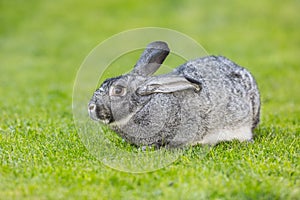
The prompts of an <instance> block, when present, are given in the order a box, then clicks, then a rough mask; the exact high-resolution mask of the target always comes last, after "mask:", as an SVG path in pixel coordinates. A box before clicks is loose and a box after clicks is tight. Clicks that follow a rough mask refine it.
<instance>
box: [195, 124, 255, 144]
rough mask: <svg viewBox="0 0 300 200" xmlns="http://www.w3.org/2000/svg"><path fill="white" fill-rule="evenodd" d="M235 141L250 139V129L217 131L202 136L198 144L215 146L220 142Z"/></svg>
mask: <svg viewBox="0 0 300 200" xmlns="http://www.w3.org/2000/svg"><path fill="white" fill-rule="evenodd" d="M234 139H237V140H239V141H241V142H242V141H247V140H251V139H252V132H251V128H249V127H241V128H237V129H233V130H231V129H223V130H218V131H216V132H215V133H210V134H207V135H206V136H204V138H203V139H202V140H201V141H200V142H199V143H200V144H217V143H218V142H221V141H231V140H234Z"/></svg>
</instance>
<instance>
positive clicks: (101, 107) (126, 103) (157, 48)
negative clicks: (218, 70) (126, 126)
mask: <svg viewBox="0 0 300 200" xmlns="http://www.w3.org/2000/svg"><path fill="white" fill-rule="evenodd" d="M168 54H169V48H168V45H167V44H166V43H165V42H160V41H157V42H152V43H150V44H149V45H148V46H147V47H146V49H145V50H144V52H143V53H142V55H141V57H140V59H139V60H138V62H137V63H136V65H135V66H134V68H133V70H132V71H131V72H130V73H129V74H125V75H122V76H119V77H115V78H110V79H107V80H106V81H104V82H103V84H102V85H101V87H100V88H99V89H97V90H96V91H95V93H94V94H93V97H92V99H91V100H90V102H89V105H88V112H89V115H90V117H91V118H92V119H94V120H97V121H101V122H103V123H105V124H111V123H126V121H128V120H129V119H130V118H132V116H133V115H135V114H136V113H137V112H138V111H139V110H140V109H143V107H144V106H145V105H146V104H147V103H148V102H149V101H151V99H152V97H153V95H156V94H158V93H172V92H176V91H180V90H186V89H196V90H197V89H199V85H197V84H194V83H192V82H190V81H188V80H187V79H185V78H184V77H181V76H178V75H172V74H170V75H168V74H166V75H160V76H151V75H152V74H153V73H154V72H155V71H156V70H157V69H158V68H159V66H160V65H161V64H162V62H163V61H164V60H165V58H166V57H167V55H168ZM154 104H155V103H154ZM156 104H158V103H156ZM156 106H161V105H156ZM146 114H147V113H145V115H146Z"/></svg>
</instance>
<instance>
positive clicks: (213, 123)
mask: <svg viewBox="0 0 300 200" xmlns="http://www.w3.org/2000/svg"><path fill="white" fill-rule="evenodd" d="M168 53H169V48H168V46H167V44H166V43H164V42H160V41H157V42H153V43H150V44H149V45H148V46H147V48H146V49H145V51H144V52H143V54H142V55H141V58H140V59H139V61H138V62H137V64H136V65H135V66H134V69H133V70H132V72H130V73H129V74H125V75H122V76H119V77H116V78H111V79H107V80H106V81H104V83H103V84H102V85H101V87H100V88H99V89H97V90H96V91H95V93H94V95H93V97H92V99H91V101H90V103H89V114H90V117H91V118H92V119H94V120H98V121H101V122H104V123H105V124H108V125H109V126H110V127H111V128H112V129H113V130H115V131H116V133H118V134H119V135H120V136H121V137H122V138H124V139H125V140H126V141H128V142H130V143H132V144H136V145H138V146H139V145H155V146H168V147H178V146H183V145H194V144H198V143H201V144H216V143H218V142H221V141H230V140H233V139H237V140H240V141H251V140H252V131H253V129H254V128H255V127H256V126H257V125H258V123H259V113H260V95H259V91H258V88H257V85H256V82H255V80H254V78H253V77H252V75H251V74H250V73H249V72H248V71H247V70H246V69H244V68H242V67H240V66H238V65H237V64H235V63H233V62H232V61H230V60H228V59H227V58H225V57H222V56H207V57H203V58H199V59H195V60H191V61H188V62H187V63H185V64H183V65H181V66H179V67H178V68H176V69H174V70H173V71H172V72H170V73H168V74H164V75H158V76H152V74H153V73H154V72H155V71H156V70H157V69H158V68H159V66H160V64H161V63H162V62H163V61H164V59H165V58H166V57H167V55H168Z"/></svg>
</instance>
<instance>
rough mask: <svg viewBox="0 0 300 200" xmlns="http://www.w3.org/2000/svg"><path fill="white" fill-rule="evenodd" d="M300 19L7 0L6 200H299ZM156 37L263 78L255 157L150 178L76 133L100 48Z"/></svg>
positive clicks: (267, 12)
mask: <svg viewBox="0 0 300 200" xmlns="http://www.w3.org/2000/svg"><path fill="white" fill-rule="evenodd" d="M299 8H300V2H299V1H298V0H287V1H279V0H266V1H259V0H253V1H239V0H229V1H221V0H217V1H208V0H200V1H197V0H185V1H180V0H172V1H171V0H165V1H161V0H153V1H138V0H128V1H120V0H111V1H91V0H86V1H79V0H72V1H71V0H53V1H40V0H28V1H22V0H0V112H1V115H0V133H1V135H0V162H1V166H0V191H1V192H0V199H14V198H16V199H20V198H27V199H49V198H50V199H67V198H71V199H73V198H76V197H78V198H94V199H102V198H103V199H118V198H123V199H124V198H126V199H127V198H128V199H138V198H139V197H141V198H145V199H147V198H160V199H168V198H174V199H201V198H203V199H206V198H221V199H222V198H231V197H233V198H234V197H235V198H238V199H241V198H245V199H255V198H271V199H273V198H274V199H280V198H282V199H285V198H290V199H293V198H294V199H297V198H298V199H299V196H300V195H299V194H300V191H299V188H300V185H299V164H300V163H299V132H300V131H299V119H300V106H299V103H300V93H299V83H300V81H299V75H300V66H299V63H300V62H299V55H300V37H299V35H300V26H299V22H300V14H299ZM149 26H151V27H153V26H154V27H163V28H170V29H174V30H178V31H180V32H183V33H185V34H187V35H189V36H190V37H192V38H194V39H195V40H196V41H198V42H199V43H200V44H201V45H203V47H204V48H205V49H206V50H207V51H208V53H209V54H214V55H224V56H226V57H228V58H230V59H232V60H233V61H235V62H236V63H238V64H240V65H242V66H245V67H246V68H247V69H249V70H250V71H251V72H252V74H253V75H254V76H255V77H256V79H257V82H258V85H259V88H260V90H261V95H262V103H263V107H262V123H261V126H260V129H258V131H256V134H257V140H256V143H255V144H254V146H250V147H249V146H247V145H244V144H239V143H233V144H221V145H219V146H217V147H216V150H215V152H212V154H210V155H209V156H208V158H206V160H199V159H198V160H197V158H194V156H193V155H194V154H193V153H192V154H187V155H184V156H183V157H182V158H181V159H179V161H178V162H176V163H175V164H174V165H172V166H171V167H169V168H166V169H163V170H160V171H158V172H154V173H151V174H144V175H131V174H126V173H121V172H117V171H114V170H112V169H109V168H107V167H105V166H103V165H102V164H101V163H99V162H98V161H97V160H95V159H94V158H93V157H92V156H91V155H90V154H89V152H88V151H87V150H86V149H85V147H84V146H83V144H82V143H81V141H80V139H79V137H78V136H77V134H76V130H75V127H74V125H73V122H72V105H71V104H72V89H73V88H72V87H73V83H74V80H75V77H76V72H77V70H78V68H79V67H80V65H81V63H82V62H83V60H84V58H85V57H86V56H87V55H88V53H89V52H90V51H91V50H92V49H93V48H94V47H95V46H96V45H97V44H99V43H100V42H101V41H103V40H105V39H107V38H109V37H110V36H112V35H113V34H116V33H119V32H121V31H124V30H128V29H133V28H140V27H149ZM134 62H135V60H133V64H134ZM232 145H233V148H232V149H231V146H232ZM249 148H250V149H249ZM232 151H233V152H232ZM222 152H226V153H225V154H223V153H222ZM239 155H241V157H240V156H239ZM270 155H272V156H273V157H272V159H269V156H270ZM234 156H236V157H234ZM247 156H248V157H247ZM247 159H248V161H249V160H251V163H252V165H251V167H249V166H250V165H246V164H245V163H248V162H246V160H247ZM222 162H224V163H225V164H224V163H223V165H221V163H222ZM249 162H250V161H249ZM216 163H219V164H216ZM262 163H263V164H262ZM231 166H236V168H234V167H233V168H231ZM199 167H201V168H199ZM255 170H258V171H255ZM232 177H234V178H232ZM241 177H242V178H241ZM276 184H278V185H276Z"/></svg>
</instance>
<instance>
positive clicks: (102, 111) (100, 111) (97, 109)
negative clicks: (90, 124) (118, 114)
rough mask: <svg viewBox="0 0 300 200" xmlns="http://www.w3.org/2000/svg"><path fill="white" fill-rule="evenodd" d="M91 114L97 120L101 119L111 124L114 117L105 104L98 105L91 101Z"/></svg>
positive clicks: (89, 108)
mask: <svg viewBox="0 0 300 200" xmlns="http://www.w3.org/2000/svg"><path fill="white" fill-rule="evenodd" d="M88 111H89V116H90V118H91V119H93V120H95V121H100V122H102V123H104V124H109V123H111V122H113V117H112V114H111V111H110V109H109V108H106V107H105V106H104V105H96V104H94V103H90V104H89V106H88Z"/></svg>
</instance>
